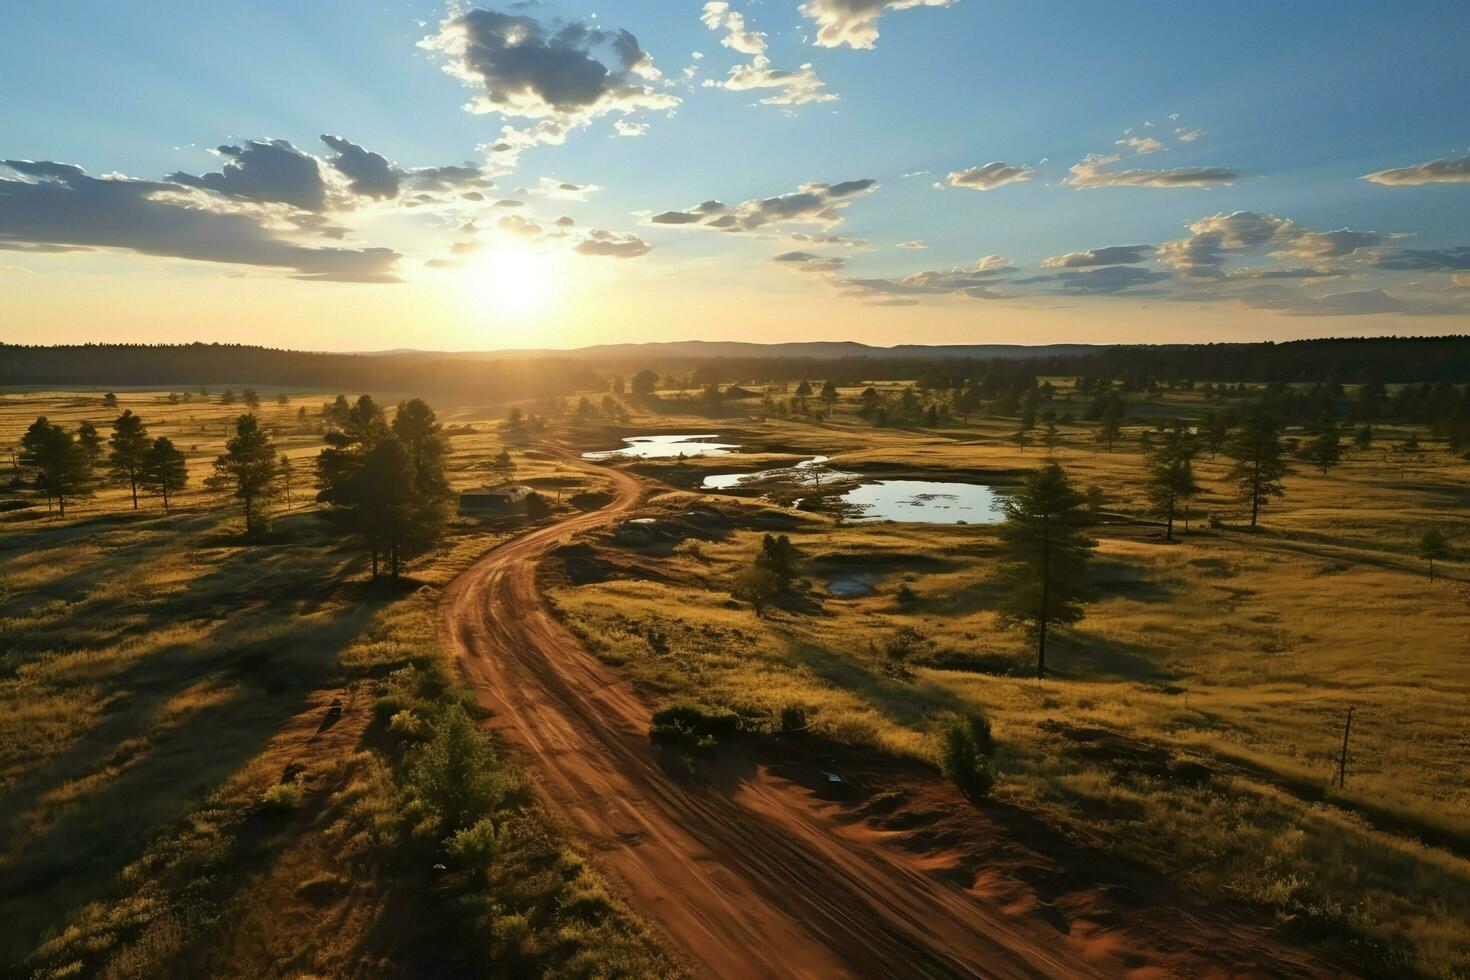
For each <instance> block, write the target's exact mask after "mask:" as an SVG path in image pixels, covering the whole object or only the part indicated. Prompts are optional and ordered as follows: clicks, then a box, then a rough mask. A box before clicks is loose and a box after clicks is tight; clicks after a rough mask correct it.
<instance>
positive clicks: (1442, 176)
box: [1363, 153, 1470, 187]
mask: <svg viewBox="0 0 1470 980" xmlns="http://www.w3.org/2000/svg"><path fill="white" fill-rule="evenodd" d="M1363 179H1364V180H1367V181H1372V182H1373V183H1375V184H1384V185H1386V186H1389V187H1413V186H1416V185H1419V184H1470V153H1467V154H1465V155H1464V156H1460V157H1446V158H1445V159H1443V160H1429V161H1427V162H1425V163H1416V164H1414V165H1413V166H1412V167H1396V168H1394V169H1392V170H1379V171H1377V172H1376V173H1371V174H1366V175H1365V176H1364V177H1363Z"/></svg>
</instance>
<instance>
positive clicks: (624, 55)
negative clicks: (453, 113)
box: [421, 8, 679, 154]
mask: <svg viewBox="0 0 1470 980" xmlns="http://www.w3.org/2000/svg"><path fill="white" fill-rule="evenodd" d="M421 44H422V46H423V47H425V48H428V49H429V50H432V51H436V52H438V53H439V54H441V55H442V56H443V57H444V58H445V60H446V65H445V68H446V70H447V71H448V72H449V73H450V74H452V75H454V76H455V77H456V78H458V79H460V80H461V81H462V82H464V83H465V84H466V85H468V86H470V87H471V88H473V89H474V90H475V91H476V96H475V98H474V100H473V101H472V102H471V103H470V105H469V106H467V108H468V109H470V111H472V112H482V113H483V112H498V113H500V114H501V115H503V116H513V117H520V118H525V119H533V120H536V121H537V124H536V128H535V129H533V130H532V131H530V132H528V133H515V132H514V131H509V132H507V133H506V134H504V138H503V139H502V141H501V143H499V144H497V146H496V150H497V151H499V152H503V153H511V154H513V153H514V152H515V151H517V150H519V149H523V148H525V146H528V145H534V144H535V143H538V142H549V143H559V142H561V141H562V140H563V139H564V138H565V136H566V133H567V132H568V131H569V130H571V129H573V128H575V127H577V126H582V125H586V124H587V123H589V122H591V121H592V120H593V119H596V118H598V117H600V116H603V115H606V114H608V113H613V112H617V113H624V114H626V113H630V112H634V111H637V110H639V109H672V108H673V107H674V106H676V105H678V104H679V99H677V98H675V97H674V96H672V95H669V94H667V93H665V92H661V91H658V90H657V89H654V88H652V87H650V86H649V85H647V84H646V82H647V81H649V80H652V79H656V78H657V77H658V70H657V69H656V68H654V66H653V60H652V59H651V58H650V57H649V56H648V54H647V52H645V51H644V50H643V49H642V48H641V47H640V46H639V44H638V39H637V38H635V37H634V36H633V35H632V34H630V33H628V32H627V31H608V30H604V29H602V28H600V27H592V26H589V25H587V24H583V23H580V22H576V21H571V22H566V21H549V22H546V23H543V22H542V21H540V20H538V19H536V18H535V17H531V16H528V15H526V14H508V13H502V12H500V11H495V10H485V9H480V8H476V9H473V10H468V11H465V12H463V13H459V14H457V15H455V16H453V17H450V18H448V19H447V20H445V21H444V22H443V23H441V24H440V25H439V30H438V32H437V33H435V34H434V35H432V36H430V37H428V38H425V39H424V41H423V42H421ZM603 51H605V52H607V53H606V54H603V53H602V52H603ZM603 57H607V58H609V59H611V60H615V61H616V63H617V67H609V65H608V64H607V63H605V62H604V61H603V60H602V59H603Z"/></svg>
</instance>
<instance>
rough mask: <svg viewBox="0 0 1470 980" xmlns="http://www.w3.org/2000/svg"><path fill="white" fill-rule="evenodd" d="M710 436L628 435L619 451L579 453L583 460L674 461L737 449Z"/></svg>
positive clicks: (714, 454) (726, 452)
mask: <svg viewBox="0 0 1470 980" xmlns="http://www.w3.org/2000/svg"><path fill="white" fill-rule="evenodd" d="M718 438H719V436H717V435H713V434H687V435H669V436H630V437H629V438H627V439H624V440H623V443H624V445H623V447H622V448H620V449H606V450H602V451H600V452H591V453H583V454H582V458H583V459H632V458H637V459H677V458H678V457H680V456H726V455H728V454H730V453H732V452H734V451H735V450H737V449H739V448H740V447H739V446H736V445H731V444H729V443H724V442H715V441H714V440H715V439H718Z"/></svg>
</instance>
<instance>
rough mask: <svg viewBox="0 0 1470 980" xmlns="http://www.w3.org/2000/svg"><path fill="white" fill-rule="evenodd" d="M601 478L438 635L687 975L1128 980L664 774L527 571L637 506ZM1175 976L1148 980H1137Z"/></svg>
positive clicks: (506, 553)
mask: <svg viewBox="0 0 1470 980" xmlns="http://www.w3.org/2000/svg"><path fill="white" fill-rule="evenodd" d="M597 469H598V470H599V471H600V472H601V473H603V474H604V475H606V476H607V477H609V478H611V479H612V481H613V484H614V488H615V493H616V496H615V499H614V501H613V502H612V503H611V504H609V505H608V506H606V507H604V508H602V509H600V510H597V511H592V512H588V513H582V514H577V515H574V516H572V517H569V518H566V519H565V520H562V521H559V522H557V523H555V524H552V525H548V526H545V527H541V528H538V529H536V530H533V531H531V532H529V533H527V534H524V535H521V536H520V537H516V538H513V539H511V540H509V541H507V542H505V543H503V544H501V545H500V546H498V547H496V548H495V549H493V550H492V551H490V552H489V553H487V554H486V555H485V556H484V557H483V558H481V559H480V560H479V561H478V562H477V563H476V564H475V565H474V566H473V567H471V568H470V569H469V570H467V571H466V572H465V573H464V574H463V575H461V576H460V577H459V578H458V579H456V580H455V581H454V582H453V583H452V584H451V585H450V586H449V588H448V589H447V590H446V593H445V597H444V603H443V616H444V627H445V630H446V633H447V635H448V637H449V639H450V642H451V644H452V647H451V649H453V650H454V651H455V654H456V656H457V657H458V659H459V662H460V666H461V669H462V670H463V672H464V674H465V676H466V677H467V679H468V680H469V681H470V683H471V684H472V685H473V687H474V689H475V691H476V695H477V697H478V698H479V699H480V701H481V703H482V704H484V705H485V706H486V707H487V708H489V709H490V710H491V712H492V713H493V717H494V723H495V725H496V727H497V728H498V729H499V730H500V731H501V733H502V734H503V736H504V737H505V738H506V739H507V741H509V742H510V743H511V744H512V745H513V746H515V747H516V748H518V749H519V750H520V751H521V753H522V757H523V761H524V762H525V763H526V764H527V765H528V766H529V767H530V768H532V769H533V770H534V772H535V773H536V776H537V780H538V787H539V789H540V790H541V792H542V793H543V795H544V797H545V798H546V800H547V802H548V803H549V804H550V805H551V806H552V807H553V809H554V810H556V811H557V812H558V813H559V814H560V815H561V816H562V817H564V818H565V819H566V820H567V821H568V822H569V823H570V824H571V826H572V827H573V828H575V829H576V830H577V831H578V832H579V833H581V834H582V835H583V836H584V837H585V838H586V839H587V840H589V841H590V842H592V843H593V845H594V846H596V847H597V848H598V849H599V851H600V852H601V855H602V861H603V864H604V866H605V867H606V868H607V869H608V870H609V871H610V872H611V873H612V874H614V875H616V876H617V877H618V878H620V879H621V881H622V883H623V884H624V885H625V886H626V889H627V892H628V894H629V897H630V899H631V901H632V902H633V905H634V907H635V908H637V909H638V911H640V912H641V913H642V914H644V915H645V916H647V917H648V918H649V919H650V920H652V921H653V922H655V923H656V924H657V925H658V926H659V927H661V928H662V930H663V931H664V933H665V934H666V935H667V936H668V938H669V939H670V940H671V942H672V943H673V945H674V946H675V947H677V948H678V949H679V950H680V951H682V953H683V954H684V955H685V956H686V957H688V959H689V960H690V961H691V962H692V964H693V965H694V967H695V968H696V969H697V970H698V971H699V972H700V973H702V974H704V975H707V976H711V977H721V978H733V977H836V976H888V977H905V978H907V977H947V976H987V977H1035V976H1047V977H1077V976H1100V975H1118V974H1119V973H1122V972H1131V971H1126V970H1120V969H1119V963H1118V961H1117V959H1115V958H1114V957H1112V956H1106V957H1094V956H1084V955H1083V953H1084V952H1085V950H1086V947H1085V945H1079V944H1076V943H1074V942H1072V941H1069V940H1068V938H1067V937H1065V936H1064V935H1063V934H1062V933H1061V932H1059V931H1058V929H1057V927H1056V926H1055V925H1054V924H1052V922H1051V921H1049V920H1048V919H1047V917H1046V916H1045V915H1044V914H1040V913H1038V912H1036V911H1032V912H1025V911H1020V912H1018V911H1015V910H1012V911H1011V912H1006V911H1002V909H1001V907H1000V906H1001V904H1002V903H999V902H990V901H985V900H983V899H981V898H979V897H977V895H976V893H974V892H971V891H968V890H966V889H965V888H962V887H960V886H959V885H958V884H956V883H955V882H954V881H953V879H952V878H950V879H946V878H942V877H940V876H939V875H937V874H936V873H935V870H934V865H933V862H929V863H927V864H926V863H925V861H924V860H923V859H922V858H921V857H920V856H918V855H915V854H913V853H910V852H908V851H905V850H902V849H900V848H895V847H893V846H890V845H888V844H885V843H884V841H883V835H882V834H880V833H877V832H864V831H863V830H861V829H858V830H854V828H853V825H852V822H851V821H841V820H839V819H837V817H838V815H837V814H836V813H834V812H833V808H832V807H830V806H826V805H824V804H822V803H821V801H820V800H818V799H816V798H815V797H814V795H813V794H812V793H811V792H809V791H808V790H807V789H805V788H803V787H802V786H800V785H798V784H797V783H795V782H792V781H790V780H788V779H785V778H782V777H781V776H778V775H776V774H775V773H773V772H772V771H770V770H769V769H767V768H766V767H764V766H754V767H753V768H752V769H751V770H750V771H749V772H746V773H743V774H742V775H741V776H740V777H739V779H738V780H737V781H736V782H735V784H734V787H733V788H731V787H730V786H724V787H714V786H710V785H705V784H701V783H699V782H697V781H694V780H689V779H685V778H681V777H680V776H678V775H675V774H671V773H670V772H668V771H666V769H665V767H664V766H663V765H662V764H661V761H660V757H659V755H658V753H657V752H656V751H655V750H654V747H653V746H652V745H651V743H650V741H649V738H648V728H649V721H650V711H649V709H648V707H647V706H646V705H645V704H644V703H643V702H642V701H641V700H640V699H639V698H638V697H637V696H636V694H635V693H634V691H633V690H632V688H631V686H630V685H629V684H628V683H627V682H625V681H624V680H622V679H621V678H620V677H618V675H617V674H616V673H615V672H614V671H613V670H612V669H611V668H609V667H607V666H606V665H604V664H603V663H601V662H600V661H598V660H597V659H595V658H594V657H593V656H592V655H591V654H589V653H588V652H587V651H586V650H585V649H584V648H583V647H582V645H581V644H580V643H579V642H578V641H577V639H576V638H575V637H574V636H573V635H572V634H571V633H570V632H569V631H568V630H567V629H566V628H565V627H564V626H562V625H561V624H560V623H559V622H558V621H557V620H556V619H555V618H554V617H553V616H552V614H551V612H550V611H549V610H548V608H547V605H546V603H545V602H544V601H543V600H542V598H541V596H540V594H539V590H538V586H537V581H536V568H537V564H538V562H539V560H540V559H541V558H542V556H544V555H545V554H546V553H547V552H548V551H549V550H551V549H553V548H555V547H556V546H557V545H558V544H560V543H562V542H564V541H566V540H567V539H568V538H569V537H570V536H571V535H573V534H575V533H577V532H580V531H585V530H589V529H592V528H595V527H597V526H599V525H601V524H605V523H607V522H608V521H611V520H612V519H614V518H615V517H617V516H618V515H620V514H624V513H626V512H628V511H629V510H631V509H632V508H633V507H634V506H636V505H637V503H638V501H639V498H640V495H641V488H640V484H639V482H638V481H637V480H636V479H635V478H634V477H632V476H630V475H628V474H626V473H623V472H620V471H618V470H616V469H612V468H603V467H598V468H597ZM1138 965H1141V964H1138ZM1201 965H1203V964H1201ZM1235 972H1236V971H1234V970H1227V971H1224V972H1223V973H1217V972H1216V971H1215V970H1209V969H1208V968H1206V969H1205V970H1204V971H1203V972H1201V973H1199V974H1195V975H1206V974H1213V975H1226V974H1233V973H1235ZM1247 972H1250V973H1255V972H1256V971H1255V970H1249V971H1247ZM1263 972H1264V973H1275V972H1276V971H1275V970H1272V969H1270V968H1267V969H1266V970H1265V971H1263ZM1290 972H1292V973H1296V972H1297V971H1295V970H1292V971H1290ZM1303 972H1307V973H1310V972H1314V971H1312V970H1310V969H1308V970H1305V971H1303ZM1171 973H1172V971H1168V972H1167V973H1160V972H1157V966H1155V969H1154V970H1152V971H1151V970H1147V969H1145V970H1142V971H1140V972H1139V974H1138V975H1140V976H1144V975H1154V976H1159V975H1170V974H1171Z"/></svg>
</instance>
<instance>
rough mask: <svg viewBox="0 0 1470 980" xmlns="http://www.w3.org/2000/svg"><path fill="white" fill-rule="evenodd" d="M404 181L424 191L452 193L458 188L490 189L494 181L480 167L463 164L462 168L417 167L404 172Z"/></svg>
mask: <svg viewBox="0 0 1470 980" xmlns="http://www.w3.org/2000/svg"><path fill="white" fill-rule="evenodd" d="M404 176H405V179H407V180H408V181H410V182H411V183H412V184H413V186H414V187H416V188H418V189H419V190H425V191H452V190H457V189H460V188H465V187H470V188H490V187H494V186H495V181H493V180H491V179H490V177H489V176H488V175H486V173H485V171H484V169H483V168H482V167H477V166H474V165H473V164H468V163H467V164H465V165H464V166H462V167H457V166H447V167H418V168H415V169H412V170H408V171H405V172H404Z"/></svg>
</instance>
